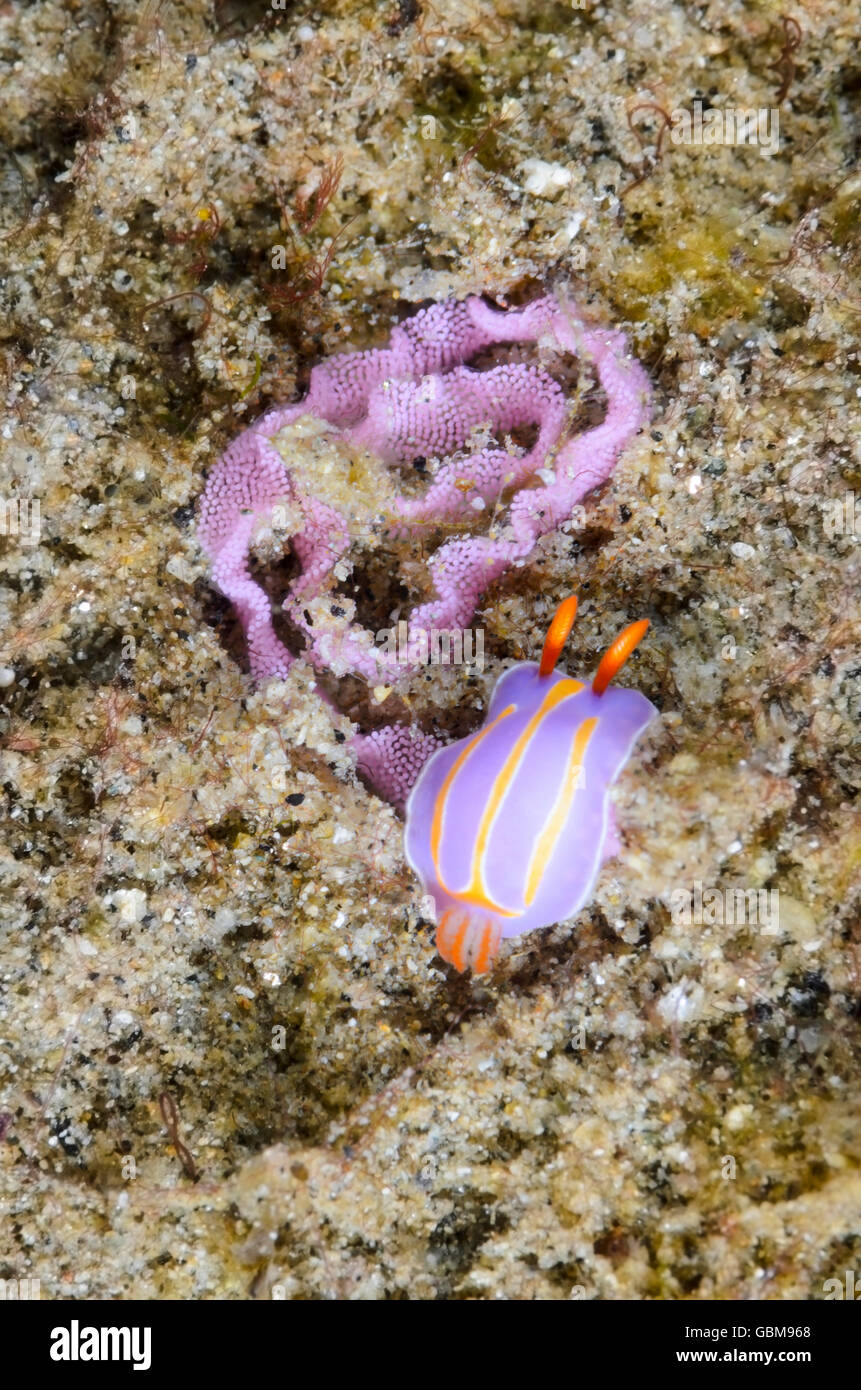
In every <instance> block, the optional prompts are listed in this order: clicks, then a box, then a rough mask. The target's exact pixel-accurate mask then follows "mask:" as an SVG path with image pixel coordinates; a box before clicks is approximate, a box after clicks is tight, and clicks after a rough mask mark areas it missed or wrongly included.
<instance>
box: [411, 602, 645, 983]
mask: <svg viewBox="0 0 861 1390" xmlns="http://www.w3.org/2000/svg"><path fill="white" fill-rule="evenodd" d="M575 612H576V599H574V598H573V597H572V598H571V599H568V600H566V602H565V603H564V604H562V605H561V607H560V609H559V611H558V613H557V616H556V618H555V619H554V622H553V624H552V625H551V629H550V632H549V633H548V638H547V643H546V644H545V648H544V655H543V657H542V661H541V664H540V665H539V664H537V663H535V662H520V663H518V664H517V665H516V666H514V667H512V668H511V669H510V670H508V671H507V672H506V673H505V675H503V676H502V677H501V679H500V680H499V681H498V682H497V684H496V688H495V690H494V692H493V696H492V698H491V702H490V706H489V708H488V711H487V716H486V719H485V721H484V723H483V724H482V726H481V728H480V729H478V730H477V732H476V733H474V734H471V735H470V736H469V737H467V738H462V739H460V740H459V741H458V742H456V743H453V744H450V745H448V746H447V747H445V748H441V749H440V750H439V751H438V752H436V753H434V754H433V756H432V757H430V758H429V759H428V761H427V762H426V763H425V765H424V767H423V769H422V771H421V773H420V774H419V777H418V779H417V781H416V783H415V785H414V787H413V790H412V792H411V794H410V797H409V800H408V803H407V818H406V829H405V832H404V845H405V851H406V856H407V859H408V860H409V863H410V865H411V866H412V868H413V869H414V870H415V872H416V873H417V874H418V876H419V878H420V879H421V881H422V884H423V885H424V888H425V890H426V892H428V893H429V894H430V895H431V896H432V897H433V900H434V903H435V905H436V909H437V920H438V923H439V926H438V930H437V948H438V950H439V952H440V954H441V955H442V956H443V958H444V959H445V960H448V961H450V962H451V963H452V964H453V965H455V966H456V967H457V968H458V969H459V970H463V969H465V968H466V966H467V965H470V966H471V967H472V968H473V970H475V971H476V972H477V973H481V972H482V971H484V970H486V969H487V968H488V967H489V965H490V964H491V963H492V961H493V959H494V957H495V955H496V953H497V951H498V949H499V944H500V941H501V940H502V939H503V938H505V937H511V936H519V935H521V933H523V932H528V931H533V930H535V929H536V928H539V927H547V926H552V925H553V924H554V923H556V922H560V921H564V920H565V919H566V918H568V917H571V916H573V915H574V914H575V913H576V912H578V911H579V910H580V908H581V907H583V905H584V903H586V902H587V901H588V900H589V898H590V897H591V895H592V892H593V889H594V885H595V880H596V878H597V876H598V872H599V870H600V868H601V864H602V862H603V860H604V859H605V858H609V857H612V855H613V854H615V853H616V851H617V845H616V843H615V835H614V830H613V818H612V808H611V806H610V800H609V790H610V787H611V786H612V784H613V782H614V781H615V780H616V778H617V776H618V775H619V772H620V771H621V769H622V768H623V766H624V765H625V763H626V762H627V760H628V757H629V756H630V753H631V751H632V749H633V747H634V744H635V743H636V741H637V738H638V737H639V735H640V734H641V733H642V731H643V730H644V729H645V727H646V725H647V724H648V723H649V722H650V720H651V719H652V718H653V716H654V715H655V713H656V710H655V707H654V705H652V704H651V703H650V701H649V700H647V699H646V697H645V696H644V695H641V694H640V693H639V692H638V691H636V690H625V689H608V688H607V685H608V682H609V680H610V679H611V677H612V675H614V674H615V672H616V671H617V670H618V669H619V668H620V667H621V665H622V664H623V663H624V661H625V659H626V658H627V656H628V655H629V654H630V652H631V651H632V650H633V648H634V646H636V644H637V642H638V641H639V640H640V639H641V638H642V636H643V635H644V634H645V630H646V628H647V627H648V623H647V622H640V623H635V624H633V625H632V626H631V627H630V628H628V629H626V631H625V632H624V633H623V634H622V635H621V636H620V637H619V638H618V639H617V640H616V642H615V643H614V644H613V646H612V647H611V648H610V650H609V652H608V653H607V655H606V656H605V658H604V660H603V661H602V663H601V666H599V668H598V674H597V675H596V677H595V680H594V681H593V682H592V683H591V684H590V683H589V682H583V681H580V680H574V679H572V678H571V677H569V676H565V675H562V674H561V673H559V672H555V671H554V670H553V669H552V668H553V665H554V664H555V660H556V657H557V656H558V654H559V650H561V645H562V643H564V641H565V638H566V637H567V634H568V631H569V630H570V627H571V623H572V622H573V619H574V613H575ZM560 639H561V640H560Z"/></svg>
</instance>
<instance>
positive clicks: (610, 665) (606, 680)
mask: <svg viewBox="0 0 861 1390" xmlns="http://www.w3.org/2000/svg"><path fill="white" fill-rule="evenodd" d="M648 630H649V620H648V618H641V619H640V621H639V622H638V623H631V625H630V627H626V628H625V630H624V631H623V632H620V633H619V636H618V637H617V638H616V640H615V642H613V643H612V644H611V645H610V646H609V647H608V648H607V650H606V651H605V653H604V655H603V656H602V657H601V660H600V662H599V663H598V670H597V671H596V672H595V679H594V680H593V682H592V694H593V695H603V694H604V691H605V690H606V689H607V686H608V685H609V684H610V682H611V680H613V678H614V677H615V676H617V675H618V674H619V672H620V671H621V669H622V667H623V666H624V664H625V662H626V661H627V660H628V657H629V656H630V655H631V652H632V651H633V650H634V648H635V647H636V646H638V645H639V643H640V642H642V640H643V638H644V637H645V635H646V633H647V632H648Z"/></svg>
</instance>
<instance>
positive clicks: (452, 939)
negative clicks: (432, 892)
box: [436, 907, 502, 975]
mask: <svg viewBox="0 0 861 1390" xmlns="http://www.w3.org/2000/svg"><path fill="white" fill-rule="evenodd" d="M501 939H502V928H501V926H500V925H499V923H498V922H494V921H493V919H492V918H491V917H486V916H484V915H481V914H475V913H472V912H469V911H468V909H466V908H463V907H450V908H448V909H447V910H446V911H445V912H444V913H443V914H442V917H441V918H440V923H439V926H438V927H437V931H436V948H437V950H438V951H439V953H440V955H441V956H442V958H443V960H445V961H448V963H449V965H453V966H454V968H455V970H460V971H463V970H466V969H467V967H471V968H472V970H473V972H474V973H475V974H476V975H484V974H485V972H486V971H488V970H489V969H490V967H491V966H492V964H493V962H494V961H495V959H496V956H497V953H498V951H499V943H500V941H501Z"/></svg>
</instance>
